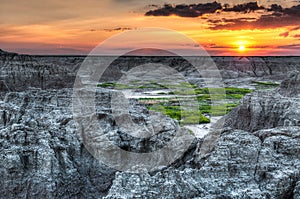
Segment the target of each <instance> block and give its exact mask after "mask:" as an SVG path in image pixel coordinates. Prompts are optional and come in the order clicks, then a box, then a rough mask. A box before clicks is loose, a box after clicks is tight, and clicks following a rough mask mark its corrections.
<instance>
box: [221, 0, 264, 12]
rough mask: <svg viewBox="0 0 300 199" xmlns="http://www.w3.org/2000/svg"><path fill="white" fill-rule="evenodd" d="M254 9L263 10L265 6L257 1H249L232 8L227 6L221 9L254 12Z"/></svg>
mask: <svg viewBox="0 0 300 199" xmlns="http://www.w3.org/2000/svg"><path fill="white" fill-rule="evenodd" d="M256 10H265V8H264V7H263V6H259V5H258V4H257V2H249V3H244V4H238V5H235V6H233V7H232V8H229V7H227V8H224V9H223V11H225V12H244V13H249V12H254V11H256Z"/></svg>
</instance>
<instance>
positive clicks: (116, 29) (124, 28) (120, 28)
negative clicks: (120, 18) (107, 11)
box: [91, 27, 135, 32]
mask: <svg viewBox="0 0 300 199" xmlns="http://www.w3.org/2000/svg"><path fill="white" fill-rule="evenodd" d="M133 29H135V28H129V27H118V28H106V29H103V30H104V31H106V32H116V31H126V30H133ZM92 30H94V29H92ZM92 30H91V31H92ZM94 31H96V30H94Z"/></svg>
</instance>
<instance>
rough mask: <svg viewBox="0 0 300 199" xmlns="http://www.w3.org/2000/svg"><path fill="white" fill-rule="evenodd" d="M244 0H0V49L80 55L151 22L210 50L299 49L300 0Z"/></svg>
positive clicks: (292, 52) (270, 51)
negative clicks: (111, 38)
mask: <svg viewBox="0 0 300 199" xmlns="http://www.w3.org/2000/svg"><path fill="white" fill-rule="evenodd" d="M250 2H251V1H245V0H244V1H243V0H223V1H217V2H214V1H205V0H200V1H199V0H198V1H195V0H185V1H183V0H153V1H141V0H85V1H80V0H73V1H60V0H52V1H40V0H26V1H20V0H10V1H8V0H0V5H1V6H0V49H3V50H6V51H12V52H18V53H26V54H56V55H57V54H70V55H74V54H76V55H85V54H88V53H89V52H90V51H91V50H92V49H93V48H94V47H95V46H97V45H98V44H99V43H101V42H103V41H105V40H107V39H108V38H110V37H111V36H113V35H116V34H119V33H122V32H124V31H134V30H137V29H139V28H145V27H159V28H167V29H171V30H175V31H178V32H180V33H183V34H185V35H186V36H188V37H190V38H192V39H193V40H195V41H196V42H198V43H199V45H201V46H203V47H204V48H205V49H206V50H207V52H208V53H209V54H210V55H215V56H216V55H230V56H231V55H237V56H244V55H276V56H277V55H295V56H300V0H263V1H258V2H253V1H252V2H251V3H250ZM272 4H273V5H272ZM177 43H178V42H177ZM125 45H130V44H128V43H126V42H124V43H123V42H120V44H119V46H118V47H127V46H125ZM170 45H171V44H170Z"/></svg>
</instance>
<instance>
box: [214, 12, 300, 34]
mask: <svg viewBox="0 0 300 199" xmlns="http://www.w3.org/2000/svg"><path fill="white" fill-rule="evenodd" d="M299 20H300V19H299V18H296V17H292V16H281V17H278V16H274V15H272V14H270V15H262V16H261V17H260V18H258V19H257V20H255V21H246V20H241V19H240V18H237V19H231V20H224V21H222V22H225V24H223V23H217V24H214V25H212V26H211V27H210V29H212V30H254V29H272V28H278V27H285V26H294V25H295V24H298V23H299ZM228 21H230V22H228ZM226 22H227V23H226ZM282 34H283V35H282V36H284V35H285V34H286V33H282Z"/></svg>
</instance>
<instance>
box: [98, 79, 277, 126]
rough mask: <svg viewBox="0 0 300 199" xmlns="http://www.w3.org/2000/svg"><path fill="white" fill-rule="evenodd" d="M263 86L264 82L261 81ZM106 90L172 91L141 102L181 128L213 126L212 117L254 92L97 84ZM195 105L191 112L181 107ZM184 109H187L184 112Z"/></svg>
mask: <svg viewBox="0 0 300 199" xmlns="http://www.w3.org/2000/svg"><path fill="white" fill-rule="evenodd" d="M259 83H261V82H259ZM262 84H263V85H268V86H275V85H276V86H277V85H278V84H275V83H271V82H269V83H268V82H264V83H262ZM97 86H98V87H103V88H113V89H118V90H124V89H138V90H140V89H141V90H159V89H169V90H170V91H168V92H158V93H157V94H156V95H159V96H158V97H141V98H139V99H138V100H139V102H140V103H142V104H144V105H146V107H147V108H148V109H149V110H153V111H157V112H161V113H163V114H166V115H168V116H170V117H171V118H173V119H176V120H178V122H179V123H180V124H181V125H184V124H199V123H200V124H201V123H210V119H209V116H222V115H225V114H227V113H228V112H230V111H231V110H232V109H233V108H235V107H236V106H238V105H239V104H240V99H241V98H243V97H244V96H245V95H246V94H248V93H251V92H252V91H253V90H251V89H246V88H234V87H226V88H198V87H197V86H196V85H194V84H190V83H187V82H179V83H176V84H167V83H164V85H162V84H160V83H157V82H138V81H134V82H133V81H132V82H130V83H129V84H128V85H125V84H119V83H113V82H107V83H101V84H98V85H97ZM180 103H181V104H191V103H196V104H194V105H193V106H191V107H188V109H187V108H186V107H184V106H181V104H180ZM184 108H185V109H184Z"/></svg>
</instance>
